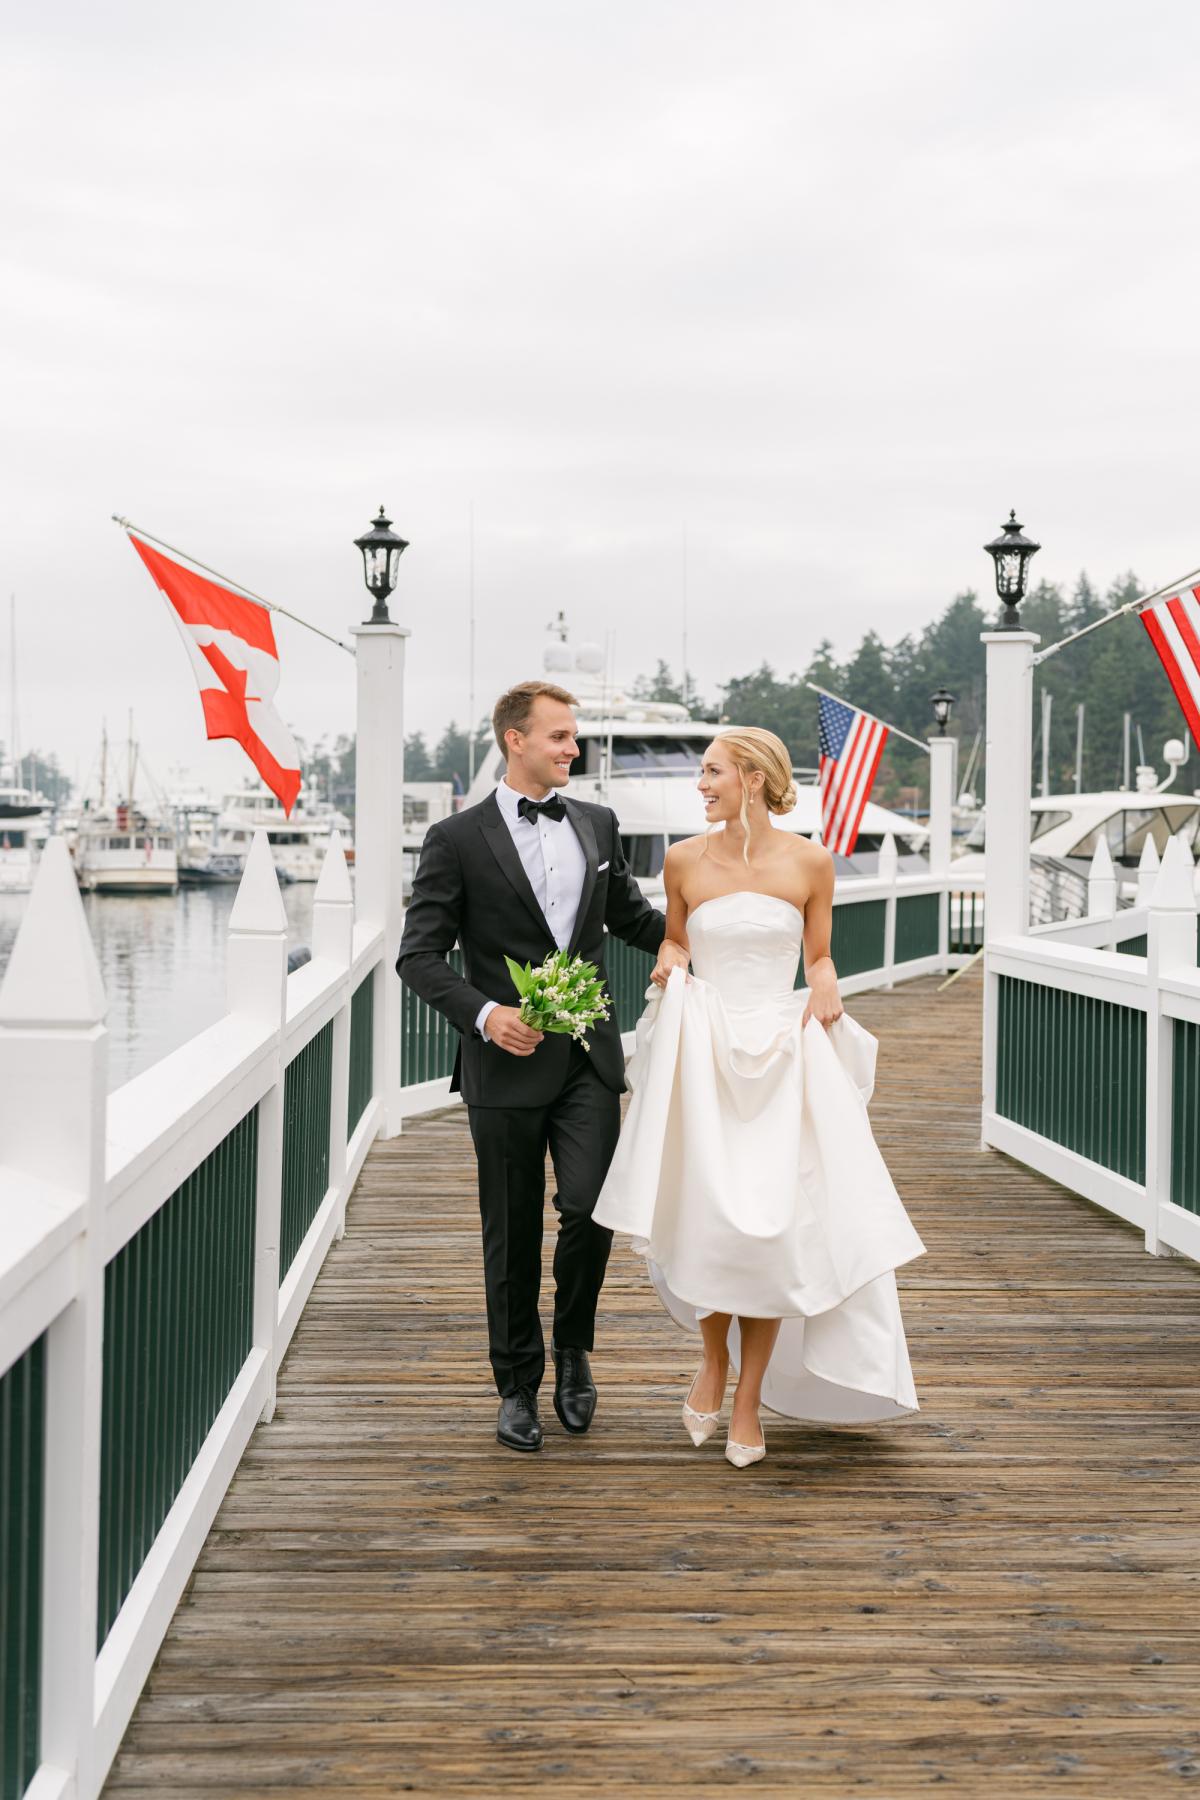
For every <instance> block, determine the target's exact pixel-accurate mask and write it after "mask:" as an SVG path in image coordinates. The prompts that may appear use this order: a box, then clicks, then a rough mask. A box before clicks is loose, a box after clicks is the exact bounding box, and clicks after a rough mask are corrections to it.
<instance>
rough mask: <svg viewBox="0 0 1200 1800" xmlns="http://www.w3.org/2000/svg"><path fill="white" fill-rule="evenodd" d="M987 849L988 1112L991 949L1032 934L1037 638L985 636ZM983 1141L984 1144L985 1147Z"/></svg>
mask: <svg viewBox="0 0 1200 1800" xmlns="http://www.w3.org/2000/svg"><path fill="white" fill-rule="evenodd" d="M981 636H982V640H983V643H984V644H985V645H986V646H987V721H986V726H987V738H986V745H985V750H986V757H987V762H986V768H987V849H986V851H985V853H984V863H985V867H986V898H985V901H984V914H983V922H984V946H985V948H984V963H983V966H984V982H983V1112H984V1117H985V1118H986V1117H987V1116H988V1115H989V1114H991V1113H994V1112H995V1110H996V1009H997V998H998V993H999V987H998V980H997V977H996V976H995V975H994V974H993V972H992V970H991V968H990V966H989V965H990V960H991V959H990V957H989V956H988V953H987V945H988V944H990V943H991V942H992V940H993V939H994V938H998V937H1011V936H1012V935H1013V934H1014V933H1019V934H1021V935H1023V934H1024V933H1025V932H1027V931H1028V930H1029V796H1030V786H1031V782H1032V778H1033V647H1034V645H1035V644H1038V643H1040V642H1041V639H1040V638H1039V637H1038V635H1037V633H1036V632H1033V631H985V632H983V633H981ZM986 1141H987V1140H986V1139H985V1140H984V1142H985V1145H986Z"/></svg>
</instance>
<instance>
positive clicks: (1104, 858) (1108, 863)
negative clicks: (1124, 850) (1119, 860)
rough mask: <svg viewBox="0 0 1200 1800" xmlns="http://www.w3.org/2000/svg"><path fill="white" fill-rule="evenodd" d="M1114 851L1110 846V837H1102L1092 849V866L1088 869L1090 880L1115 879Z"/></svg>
mask: <svg viewBox="0 0 1200 1800" xmlns="http://www.w3.org/2000/svg"><path fill="white" fill-rule="evenodd" d="M1113 873H1114V871H1113V859H1112V852H1111V851H1110V850H1109V847H1108V839H1107V838H1103V837H1102V838H1100V839H1099V840H1098V841H1097V844H1096V848H1095V849H1094V850H1093V851H1092V862H1091V867H1090V868H1089V869H1088V880H1089V881H1111V880H1112V879H1113Z"/></svg>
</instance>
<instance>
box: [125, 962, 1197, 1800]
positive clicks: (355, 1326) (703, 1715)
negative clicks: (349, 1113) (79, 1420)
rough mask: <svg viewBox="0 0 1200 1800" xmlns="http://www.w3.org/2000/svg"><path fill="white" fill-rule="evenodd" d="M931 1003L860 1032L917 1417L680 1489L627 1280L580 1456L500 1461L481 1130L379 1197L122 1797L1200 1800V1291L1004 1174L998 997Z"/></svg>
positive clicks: (720, 1470)
mask: <svg viewBox="0 0 1200 1800" xmlns="http://www.w3.org/2000/svg"><path fill="white" fill-rule="evenodd" d="M935 990H936V983H934V982H921V983H916V984H912V985H910V986H908V987H903V988H899V989H897V990H896V991H895V992H894V993H892V994H872V995H864V996H862V997H860V998H859V999H858V1000H856V1001H855V1002H854V1003H853V1010H854V1011H855V1013H856V1015H857V1016H858V1017H859V1018H860V1019H862V1021H863V1022H864V1023H865V1024H867V1025H868V1026H869V1027H870V1028H871V1029H872V1030H874V1031H876V1032H877V1033H878V1034H879V1036H880V1039H881V1057H880V1081H879V1091H878V1093H877V1096H876V1099H875V1102H874V1104H873V1107H872V1114H873V1118H874V1121H875V1128H876V1132H877V1134H878V1136H879V1139H880V1142H881V1144H882V1146H883V1148H884V1151H885V1154H886V1155H887V1157H888V1160H889V1163H890V1164H891V1167H892V1169H893V1171H894V1173H895V1175H896V1179H897V1182H898V1184H899V1186H900V1189H901V1192H902V1193H903V1194H904V1197H905V1199H906V1201H907V1203H908V1205H909V1207H910V1210H911V1211H912V1214H913V1216H914V1219H915V1221H916V1223H917V1226H918V1229H919V1230H920V1231H921V1233H922V1236H923V1237H924V1238H925V1241H926V1244H927V1245H928V1249H929V1254H928V1256H927V1257H925V1258H924V1259H922V1261H920V1262H918V1263H917V1264H915V1265H913V1266H912V1267H911V1268H909V1269H906V1270H904V1271H903V1272H902V1276H901V1289H902V1296H903V1301H904V1308H905V1317H906V1321H907V1325H908V1329H909V1339H910V1346H911V1349H912V1356H913V1364H914V1367H915V1370H916V1375H917V1382H918V1387H919V1389H920V1392H921V1396H922V1404H923V1411H922V1412H921V1413H920V1415H918V1417H916V1418H915V1419H912V1420H907V1421H903V1422H901V1423H898V1424H896V1425H892V1426H888V1427H883V1428H878V1429H874V1430H869V1431H854V1430H825V1429H807V1428H805V1427H803V1426H800V1425H796V1424H790V1423H787V1422H785V1421H780V1420H773V1419H772V1418H771V1417H770V1416H769V1415H768V1418H767V1438H768V1445H769V1455H768V1458H767V1461H766V1462H765V1463H763V1464H761V1465H760V1466H758V1467H757V1468H755V1469H752V1470H749V1471H745V1472H743V1473H739V1472H737V1471H734V1470H732V1469H730V1468H729V1467H728V1466H727V1465H726V1464H725V1462H724V1461H723V1459H722V1458H721V1455H720V1443H721V1439H720V1437H718V1439H717V1440H716V1441H715V1442H714V1443H712V1444H710V1445H708V1446H706V1447H705V1449H704V1450H701V1451H699V1452H697V1451H695V1450H693V1449H692V1447H691V1445H690V1444H689V1443H688V1442H687V1440H686V1438H685V1437H684V1436H683V1433H682V1430H681V1429H680V1427H679V1424H678V1409H679V1402H680V1399H681V1398H682V1395H683V1392H684V1390H685V1388H686V1384H687V1381H688V1380H689V1378H690V1375H691V1372H692V1368H693V1362H694V1349H693V1346H692V1344H691V1342H690V1341H689V1340H688V1339H686V1338H684V1337H683V1336H682V1335H681V1334H679V1333H678V1332H676V1331H675V1330H674V1328H673V1327H672V1326H671V1325H670V1323H669V1321H667V1320H666V1319H665V1318H664V1316H663V1315H662V1313H661V1312H660V1310H659V1308H658V1306H657V1302H656V1301H655V1299H654V1297H653V1294H652V1292H651V1290H650V1289H649V1287H648V1285H647V1283H646V1281H645V1278H644V1274H643V1272H642V1270H641V1267H640V1265H639V1264H638V1263H637V1262H636V1261H635V1260H634V1259H633V1258H632V1257H630V1256H629V1254H628V1253H627V1252H626V1251H624V1250H622V1249H620V1248H618V1249H617V1251H616V1252H615V1253H614V1257H613V1263H612V1269H611V1274H610V1277H609V1281H608V1284H607V1286H606V1288H605V1293H604V1297H603V1302H602V1311H601V1318H600V1325H599V1338H598V1343H599V1348H598V1351H597V1354H596V1356H595V1358H594V1366H595V1369H596V1374H597V1379H598V1381H599V1383H600V1386H601V1407H600V1412H599V1415H598V1418H597V1422H596V1425H595V1427H594V1429H593V1432H592V1433H591V1434H590V1435H589V1437H588V1438H586V1439H583V1440H570V1439H567V1438H566V1437H565V1436H564V1435H563V1434H562V1433H561V1432H559V1431H558V1429H557V1425H556V1423H555V1421H554V1420H553V1417H552V1416H551V1417H550V1419H549V1421H548V1423H549V1432H548V1445H547V1449H546V1451H545V1452H544V1453H543V1455H542V1456H541V1457H537V1458H528V1459H525V1458H516V1457H514V1456H512V1455H511V1454H510V1453H508V1452H505V1451H503V1450H501V1449H500V1448H499V1447H498V1446H497V1445H496V1444H495V1443H494V1442H493V1440H492V1437H491V1431H492V1419H493V1414H494V1400H493V1397H492V1394H491V1389H490V1382H489V1378H488V1370H487V1363H486V1356H485V1342H484V1331H483V1298H482V1288H481V1282H480V1259H479V1247H478V1227H477V1217H476V1212H475V1198H474V1177H473V1169H472V1166H471V1162H470V1155H469V1139H468V1137H467V1133H466V1129H465V1118H464V1117H463V1115H462V1114H461V1113H460V1112H457V1111H449V1112H446V1113H443V1114H440V1115H436V1116H434V1117H431V1118H428V1119H425V1120H420V1121H416V1122H414V1123H413V1124H412V1125H411V1126H410V1128H409V1129H408V1131H406V1133H405V1135H404V1136H403V1137H402V1138H401V1139H399V1140H396V1141H395V1142H393V1143H390V1144H385V1145H377V1146H376V1147H375V1149H374V1150H373V1151H372V1153H371V1155H370V1157H369V1159H368V1161H367V1164H366V1166H365V1168H364V1170H363V1173H362V1176H361V1178H360V1181H359V1184H358V1187H357V1189H356V1192H355V1196H354V1199H353V1201H352V1203H351V1208H350V1218H349V1228H348V1231H347V1235H346V1238H345V1239H344V1241H343V1242H341V1243H340V1244H337V1245H335V1246H334V1249H333V1251H332V1253H331V1255H330V1258H329V1262H328V1264H327V1266H326V1268H325V1270H324V1272H323V1273H322V1275H321V1277H320V1279H319V1281H318V1283H317V1287H316V1290H315V1292H314V1295H313V1299H312V1302H311V1304H310V1306H309V1309H308V1311H307V1313H306V1314H305V1316H304V1319H303V1320H302V1322H301V1325H300V1328H299V1330H298V1332H297V1334H296V1338H295V1340H294V1342H293V1345H292V1349H291V1352H290V1354H289V1356H288V1359H287V1362H286V1364H285V1367H284V1370H283V1372H282V1378H281V1382H280V1401H279V1411H278V1413H277V1415H276V1418H275V1420H274V1422H273V1423H272V1424H271V1425H269V1426H267V1427H264V1428H260V1430H259V1431H258V1432H257V1433H256V1434H255V1437H254V1440H253V1442H252V1444H251V1447H250V1450H249V1453H248V1455H247V1457H246V1459H245V1461H244V1463H243V1466H242V1468H241V1470H240V1471H239V1473H238V1475H237V1478H236V1480H235V1482H234V1485H233V1488H232V1489H231V1491H230V1494H229V1496H228V1499H227V1500H226V1502H225V1504H224V1506H223V1507H222V1509H221V1512H220V1515H219V1517H218V1519H217V1522H216V1526H215V1528H214V1530H213V1532H212V1534H211V1536H210V1538H209V1542H208V1544H207V1546H206V1548H205V1551H204V1554H203V1556H202V1558H201V1561H200V1564H199V1566H198V1568H197V1571H196V1574H195V1577H194V1579H193V1581H192V1583H191V1585H190V1588H189V1591H188V1594H187V1596H186V1598H185V1601H184V1604H183V1605H182V1607H181V1608H180V1611H179V1614H178V1616H177V1618H176V1620H175V1623H174V1625H173V1627H172V1630H171V1632H170V1634H169V1636H168V1638H167V1641H166V1643H165V1645H164V1647H163V1650H162V1653H161V1655H160V1657H159V1659H158V1662H157V1664H156V1666H155V1669H154V1672H153V1674H152V1677H151V1680H150V1683H149V1685H148V1687H147V1690H146V1693H145V1695H144V1696H143V1699H142V1702H141V1705H140V1706H139V1708H138V1711H137V1714H136V1716H135V1718H134V1721H133V1723H132V1725H131V1727H130V1730H129V1733H128V1734H127V1738H126V1742H125V1745H124V1747H123V1749H122V1751H121V1754H120V1756H119V1757H118V1760H117V1763H116V1764H115V1766H114V1769H113V1772H112V1776H111V1778H110V1781H109V1784H108V1789H107V1792H108V1793H110V1794H112V1795H118V1794H122V1793H129V1794H135V1793H141V1794H167V1793H169V1794H170V1795H172V1796H173V1800H200V1797H201V1796H205V1800H210V1797H211V1796H214V1795H220V1794H226V1795H237V1796H238V1797H239V1800H268V1797H270V1800H278V1797H279V1795H280V1794H283V1793H289V1792H296V1793H301V1792H303V1793H304V1794H305V1795H306V1796H308V1797H310V1800H325V1797H326V1796H330V1797H331V1796H333V1795H334V1794H336V1795H337V1796H339V1800H347V1797H349V1800H368V1797H370V1800H375V1797H377V1796H383V1795H394V1794H401V1793H416V1794H426V1795H436V1796H439V1797H445V1796H451V1795H467V1794H471V1795H473V1796H476V1797H478V1796H479V1795H481V1794H482V1795H488V1794H496V1795H504V1796H508V1795H518V1794H522V1793H528V1794H533V1793H535V1792H536V1793H538V1794H539V1795H546V1794H552V1795H553V1796H554V1800H585V1797H586V1800H595V1796H596V1795H598V1794H600V1793H607V1794H615V1793H632V1792H633V1791H634V1790H635V1789H636V1790H637V1791H638V1792H639V1793H640V1794H644V1795H646V1796H648V1797H650V1800H653V1797H654V1796H656V1795H661V1796H664V1797H666V1796H670V1797H671V1800H682V1797H683V1796H687V1800H692V1797H693V1796H694V1797H695V1800H705V1797H707V1796H716V1795H718V1794H724V1793H727V1792H728V1790H729V1788H730V1787H731V1786H739V1785H744V1786H747V1787H752V1788H754V1789H756V1790H758V1791H761V1792H764V1793H767V1792H775V1793H785V1792H788V1793H790V1792H797V1791H803V1792H804V1793H805V1794H806V1795H808V1794H811V1795H816V1796H826V1795H845V1794H849V1793H851V1792H858V1791H865V1792H868V1793H875V1794H878V1795H881V1796H885V1797H886V1800H907V1796H909V1795H915V1794H918V1793H924V1792H926V1791H927V1790H928V1789H929V1788H930V1787H931V1786H937V1785H944V1786H945V1787H946V1788H947V1791H950V1792H952V1793H954V1794H956V1795H957V1794H964V1795H973V1794H979V1795H982V1794H984V1793H987V1794H988V1795H989V1796H999V1797H1001V1800H1008V1797H1009V1796H1011V1797H1012V1800H1024V1797H1025V1796H1034V1795H1038V1796H1042V1795H1044V1794H1045V1792H1046V1791H1047V1789H1048V1788H1049V1787H1051V1786H1052V1787H1053V1789H1054V1791H1055V1792H1057V1793H1061V1794H1065V1795H1080V1796H1083V1795H1087V1796H1095V1797H1096V1800H1100V1797H1101V1796H1103V1800H1110V1797H1111V1796H1115V1795H1120V1796H1136V1795H1141V1794H1152V1793H1156V1792H1158V1791H1164V1792H1165V1791H1168V1790H1173V1789H1174V1788H1176V1787H1177V1786H1178V1784H1179V1783H1180V1781H1181V1780H1187V1779H1189V1778H1192V1779H1197V1778H1200V1725H1198V1724H1197V1716H1198V1715H1197V1707H1196V1704H1195V1695H1196V1691H1197V1685H1198V1682H1200V1630H1198V1629H1197V1624H1196V1611H1197V1606H1196V1603H1197V1600H1198V1599H1200V1556H1198V1552H1200V1468H1198V1466H1197V1456H1196V1444H1197V1441H1198V1440H1197V1426H1198V1425H1200V1307H1198V1304H1197V1302H1198V1300H1200V1278H1198V1276H1197V1272H1196V1271H1195V1270H1194V1269H1193V1268H1192V1267H1191V1266H1190V1265H1187V1264H1184V1263H1181V1262H1177V1261H1159V1260H1156V1259H1154V1258H1151V1257H1147V1256H1145V1255H1144V1253H1143V1251H1142V1249H1141V1246H1140V1239H1139V1237H1138V1236H1137V1234H1136V1233H1134V1232H1133V1231H1131V1230H1130V1229H1129V1228H1127V1227H1125V1226H1123V1225H1121V1224H1119V1223H1118V1222H1116V1221H1114V1220H1111V1219H1108V1218H1107V1217H1106V1216H1104V1215H1102V1214H1100V1213H1098V1212H1096V1211H1095V1210H1094V1209H1093V1208H1091V1207H1090V1206H1089V1205H1088V1204H1087V1203H1086V1202H1084V1201H1081V1200H1078V1199H1076V1198H1074V1197H1073V1196H1071V1195H1068V1194H1066V1193H1064V1192H1063V1191H1062V1190H1061V1189H1059V1188H1056V1187H1055V1186H1054V1185H1053V1184H1051V1183H1049V1182H1046V1181H1043V1180H1041V1179H1040V1178H1039V1177H1037V1176H1034V1175H1031V1174H1030V1173H1029V1172H1028V1171H1026V1170H1024V1169H1022V1168H1020V1167H1019V1166H1018V1165H1017V1164H1014V1163H1011V1162H1007V1161H1006V1160H1005V1159H1003V1158H1001V1157H998V1156H995V1155H993V1154H990V1153H984V1152H982V1151H980V1149H979V1147H978V1088H979V1063H978V1048H977V1047H978V1040H979V988H978V982H977V981H974V982H972V981H971V980H964V981H960V982H959V983H957V984H956V985H955V987H954V988H952V989H951V990H949V991H948V992H947V993H946V994H944V995H940V994H938V993H937V992H936V991H935ZM550 1216H551V1215H549V1214H548V1218H549V1217H550ZM549 1247H550V1246H549V1240H548V1250H549ZM547 1410H548V1409H547Z"/></svg>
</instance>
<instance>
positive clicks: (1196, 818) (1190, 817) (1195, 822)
mask: <svg viewBox="0 0 1200 1800" xmlns="http://www.w3.org/2000/svg"><path fill="white" fill-rule="evenodd" d="M1163 811H1164V812H1165V813H1166V815H1167V824H1168V826H1169V827H1170V829H1171V832H1172V835H1174V834H1175V833H1176V832H1180V831H1181V832H1182V833H1183V840H1184V842H1185V843H1186V844H1194V843H1195V842H1196V831H1197V827H1200V808H1197V807H1195V806H1165V807H1164V808H1163Z"/></svg>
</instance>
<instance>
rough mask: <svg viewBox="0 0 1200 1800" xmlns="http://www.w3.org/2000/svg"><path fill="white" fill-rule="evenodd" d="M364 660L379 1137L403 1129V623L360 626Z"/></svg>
mask: <svg viewBox="0 0 1200 1800" xmlns="http://www.w3.org/2000/svg"><path fill="white" fill-rule="evenodd" d="M352 635H353V637H354V640H355V646H354V649H355V656H356V658H357V661H358V742H357V750H356V754H355V762H354V770H355V774H354V889H355V893H354V898H355V911H356V915H357V918H358V920H359V922H360V923H362V924H364V925H369V926H371V927H372V928H373V929H382V931H383V963H382V966H381V967H380V969H379V971H378V974H377V976H376V980H377V981H378V983H379V985H378V987H377V988H376V992H375V1011H376V1017H377V1018H380V1019H381V1030H380V1032H379V1035H378V1037H377V1040H376V1042H377V1043H378V1045H379V1047H380V1050H381V1054H382V1066H377V1067H376V1071H375V1081H376V1089H377V1091H378V1093H379V1094H380V1096H381V1099H382V1102H383V1125H382V1131H381V1136H383V1137H395V1136H396V1135H397V1133H398V1132H399V1130H400V981H399V978H398V976H397V974H396V957H397V955H398V954H399V950H400V932H401V929H402V927H403V924H404V898H403V887H402V875H403V866H402V858H403V845H404V645H405V640H406V639H407V638H408V636H409V635H410V634H409V632H408V631H407V630H406V628H405V627H404V626H403V625H396V624H393V623H390V622H389V623H388V624H386V625H360V626H359V627H358V628H357V629H356V630H355V631H354V632H353V633H352Z"/></svg>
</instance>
